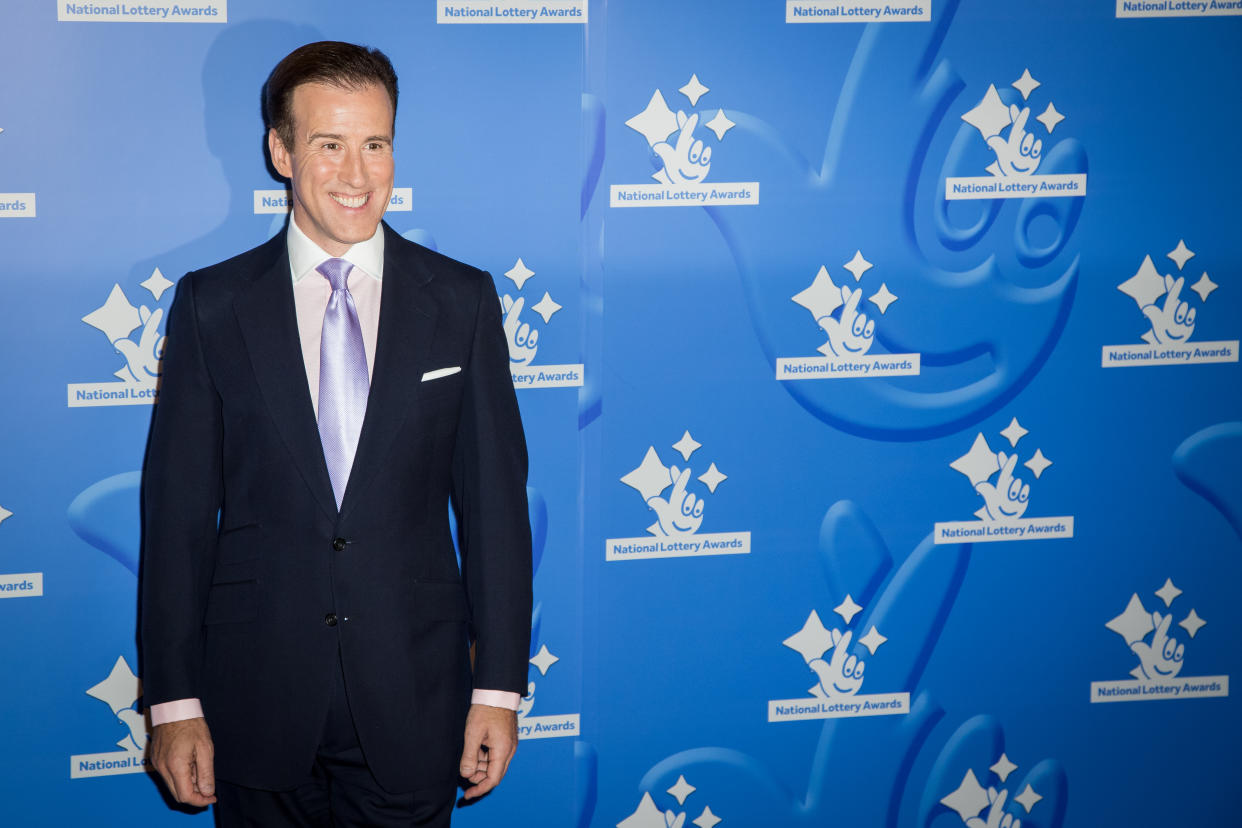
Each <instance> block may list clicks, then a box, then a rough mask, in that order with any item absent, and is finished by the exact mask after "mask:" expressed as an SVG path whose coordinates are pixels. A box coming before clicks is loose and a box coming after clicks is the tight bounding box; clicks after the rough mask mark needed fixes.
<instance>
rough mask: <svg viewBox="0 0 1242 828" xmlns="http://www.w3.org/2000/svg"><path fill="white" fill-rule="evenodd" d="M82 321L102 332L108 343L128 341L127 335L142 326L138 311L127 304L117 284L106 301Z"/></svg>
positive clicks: (113, 286) (127, 301) (127, 300)
mask: <svg viewBox="0 0 1242 828" xmlns="http://www.w3.org/2000/svg"><path fill="white" fill-rule="evenodd" d="M82 321H83V322H85V323H86V324H88V325H90V326H91V327H92V328H98V329H99V330H101V331H103V334H104V336H106V337H108V341H109V342H116V341H117V340H118V339H128V338H129V335H130V334H132V333H133V332H134V331H135V330H137V328H138V327H139V326H140V325H141V324H142V318H141V317H140V316H139V315H138V309H137V308H135V307H134V306H133V305H131V304H130V303H129V299H127V298H125V292H124V291H123V290H121V286H120V285H118V284H113V285H112V292H111V293H109V294H108V301H106V302H104V303H103V305H102V306H101V307H99V308H97V309H95V310H93V311H91V312H90V313H88V314H87V315H86V316H83V317H82Z"/></svg>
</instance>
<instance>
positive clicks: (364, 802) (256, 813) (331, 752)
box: [215, 666, 457, 828]
mask: <svg viewBox="0 0 1242 828" xmlns="http://www.w3.org/2000/svg"><path fill="white" fill-rule="evenodd" d="M335 685H336V686H335V689H334V690H333V694H332V704H331V707H330V708H329V711H328V719H327V721H326V722H325V723H324V730H323V737H322V738H321V739H320V742H319V751H318V753H317V754H316V756H315V764H314V767H312V768H311V770H310V773H309V774H308V775H307V777H306V780H305V781H304V782H303V783H302V784H300V785H298V786H297V787H296V788H294V789H293V790H289V791H264V790H258V789H256V788H246V787H243V786H241V785H234V784H232V783H230V782H224V781H221V780H217V781H216V797H217V801H216V806H215V816H216V825H217V826H218V828H372V827H374V828H397V826H401V827H402V828H407V827H408V826H419V828H448V824H449V818H450V817H451V815H452V812H453V801H454V799H456V796H457V787H456V786H455V785H454V786H446V787H445V788H444V789H442V790H440V789H433V790H427V791H417V792H415V793H405V794H393V793H389V792H388V791H385V790H384V789H383V788H381V787H380V786H379V783H377V782H376V781H375V778H374V777H373V776H372V775H371V771H370V770H369V769H368V768H367V764H366V759H365V758H364V757H363V755H362V746H361V745H359V744H358V734H357V731H356V730H355V729H354V719H353V715H352V714H351V713H350V710H349V699H348V697H347V696H346V692H345V677H344V675H343V674H342V672H341V670H340V668H339V666H338V668H337V670H336V677H335Z"/></svg>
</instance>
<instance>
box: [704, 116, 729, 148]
mask: <svg viewBox="0 0 1242 828" xmlns="http://www.w3.org/2000/svg"><path fill="white" fill-rule="evenodd" d="M703 126H705V127H707V128H708V129H710V130H711V131H712V132H714V133H716V140H717V141H723V140H724V136H725V133H726V132H728V131H729V130H731V129H733V127H735V126H736V124H734V123H733V122H732V121H730V120H729V116H728V115H725V114H724V110H723V109H717V110H716V114H715V115H713V116H712V119H711V120H710V121H708V122H707V123H706V124H704V125H703Z"/></svg>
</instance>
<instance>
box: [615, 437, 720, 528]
mask: <svg viewBox="0 0 1242 828" xmlns="http://www.w3.org/2000/svg"><path fill="white" fill-rule="evenodd" d="M701 445H702V444H701V443H699V442H697V441H696V440H695V439H694V438H693V437H691V436H690V432H689V431H687V432H686V433H685V434H684V435H683V436H682V438H681V439H680V440H678V441H677V442H676V443H674V444H673V448H674V449H675V450H676V451H677V452H678V453H679V454H681V456H682V459H683V460H684V461H687V462H688V461H689V460H690V455H692V454H694V452H695V451H697V450H698V449H699V448H700V447H701ZM690 475H691V470H690V467H689V466H686V467H685V468H684V469H683V468H679V467H678V466H676V465H672V466H665V465H664V463H663V461H661V460H660V455H659V453H657V452H656V450H655V446H648V447H647V454H646V455H645V456H644V457H643V462H642V464H641V465H639V467H638V468H636V469H634V470H633V471H631V472H630V473H629V474H627V475H625V476H624V477H622V478H621V482H622V483H624V484H625V485H627V486H629V487H631V488H632V489H634V490H635V491H637V492H638V493H639V494H640V495H641V496H642V498H643V502H644V503H646V504H647V507H648V508H649V509H651V511H653V512H655V514H656V522H655V523H653V524H651V525H650V526H648V527H647V532H648V533H650V534H652V535H655V536H657V537H660V536H665V537H676V536H678V535H693V534H694V533H695V532H697V531H699V527H700V526H702V525H703V508H704V503H705V501H704V498H703V497H702V496H701V495H696V494H695V493H694V492H692V491H690V490H689V489H688V486H689V484H690ZM727 477H728V475H726V474H723V473H721V471H720V470H719V469H718V468H716V464H715V463H712V464H711V466H709V467H708V469H707V471H705V472H703V473H702V474H701V475H699V476H698V478H697V479H698V480H699V482H700V483H702V484H703V485H704V486H706V487H707V488H708V490H709V491H710V492H711V493H712V494H715V493H716V487H717V486H719V485H720V484H721V482H722V481H724V480H725V479H727ZM666 492H667V494H666Z"/></svg>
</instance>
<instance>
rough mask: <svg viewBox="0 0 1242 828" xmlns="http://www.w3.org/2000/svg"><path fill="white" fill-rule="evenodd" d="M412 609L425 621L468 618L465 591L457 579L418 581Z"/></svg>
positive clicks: (463, 619) (462, 620)
mask: <svg viewBox="0 0 1242 828" xmlns="http://www.w3.org/2000/svg"><path fill="white" fill-rule="evenodd" d="M414 611H415V612H416V613H417V614H418V616H419V617H420V618H422V619H424V620H427V621H459V622H464V621H466V620H467V619H468V618H469V612H468V610H467V608H466V591H465V589H464V588H463V587H462V585H461V583H460V582H458V581H418V582H417V583H415V584H414Z"/></svg>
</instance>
